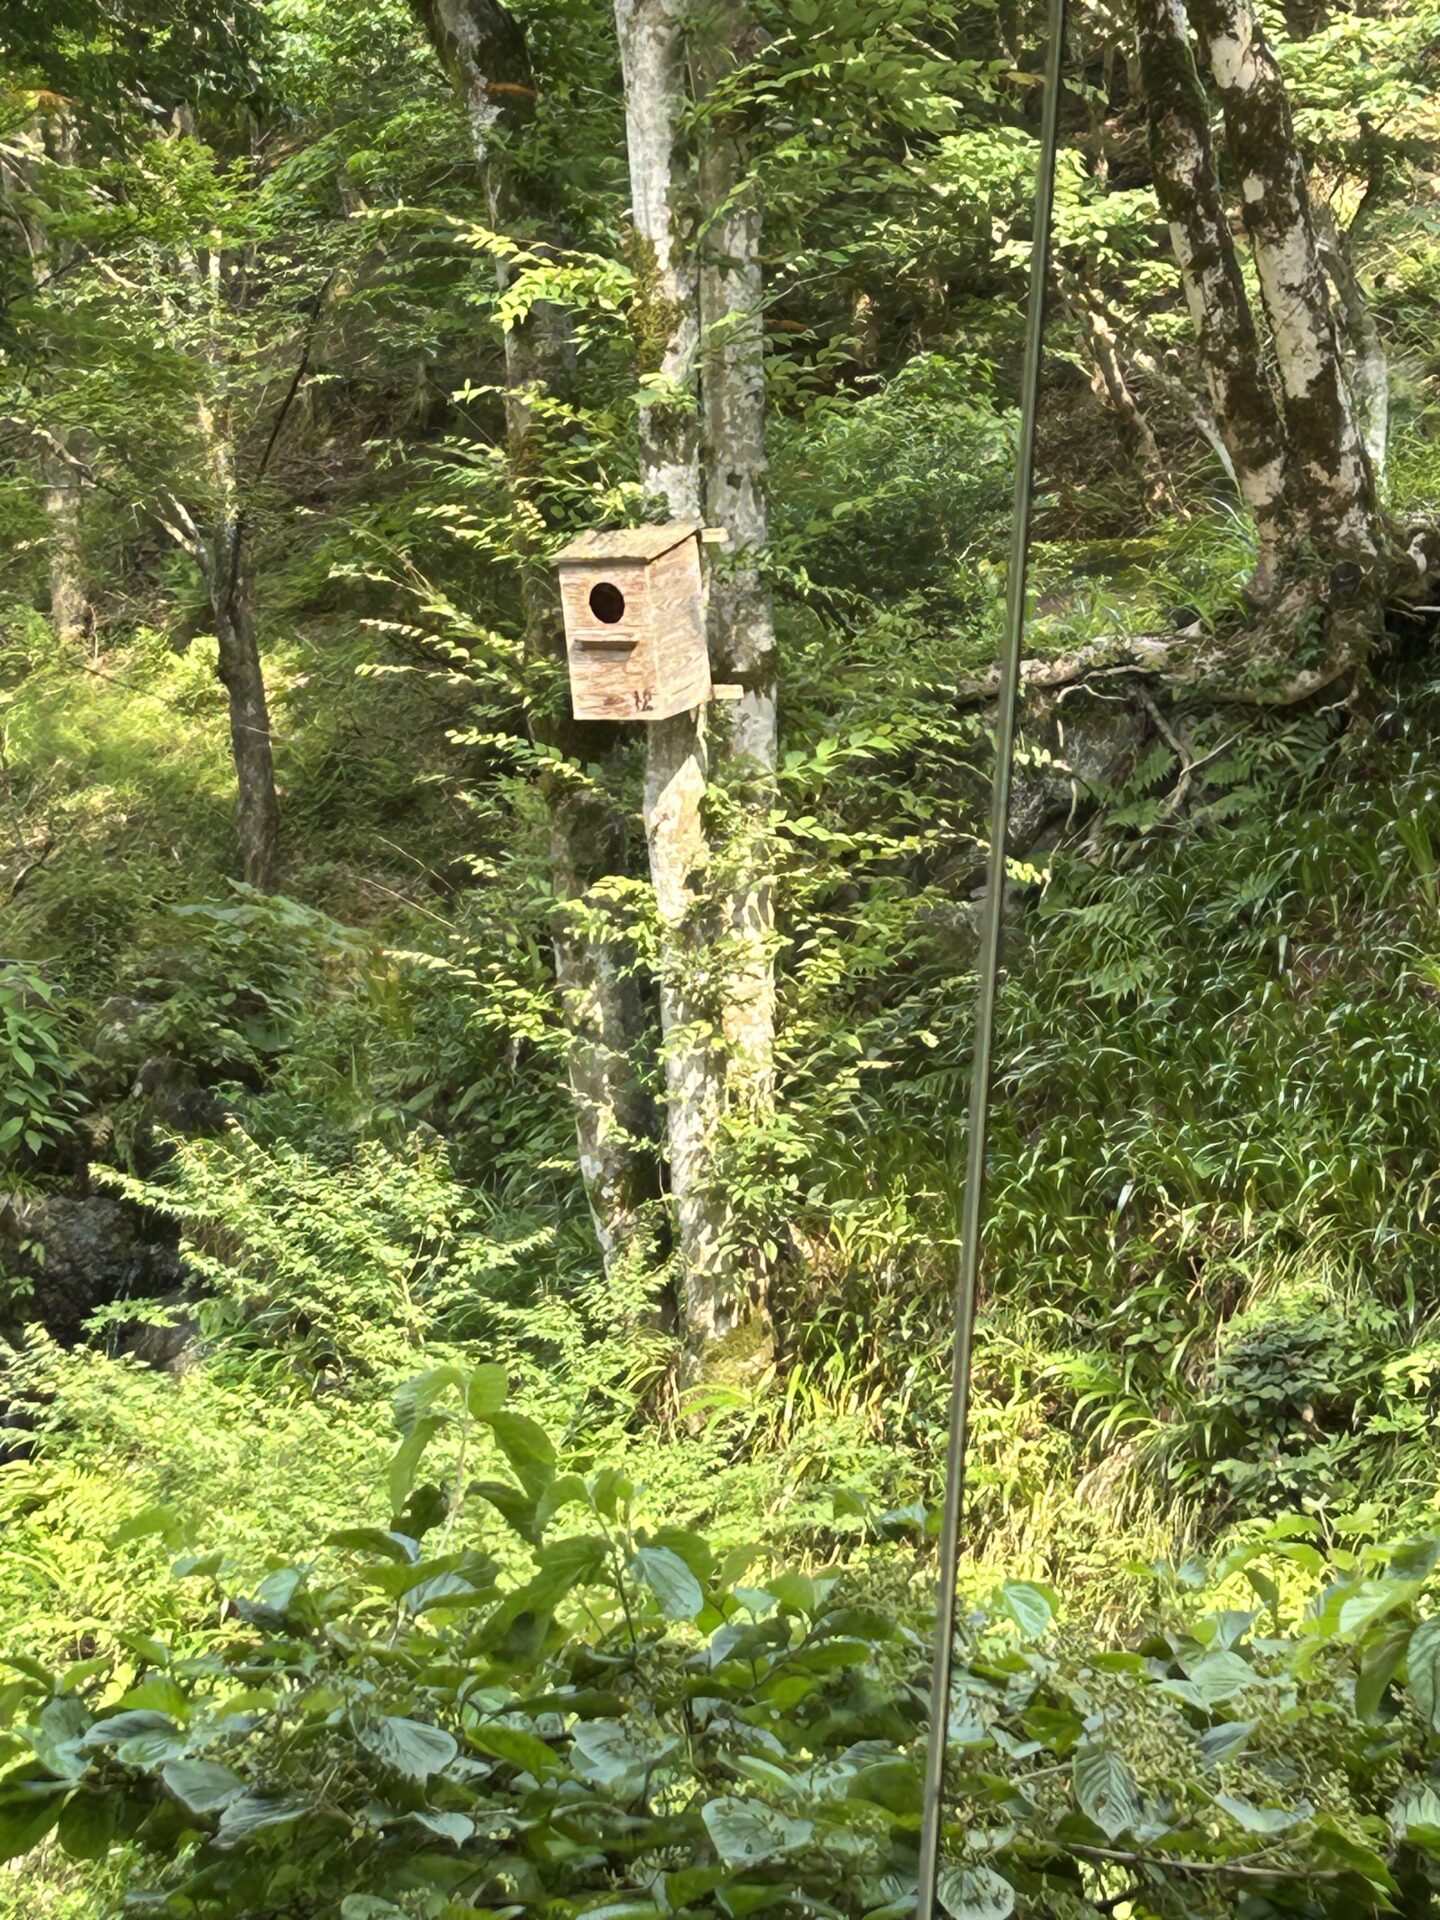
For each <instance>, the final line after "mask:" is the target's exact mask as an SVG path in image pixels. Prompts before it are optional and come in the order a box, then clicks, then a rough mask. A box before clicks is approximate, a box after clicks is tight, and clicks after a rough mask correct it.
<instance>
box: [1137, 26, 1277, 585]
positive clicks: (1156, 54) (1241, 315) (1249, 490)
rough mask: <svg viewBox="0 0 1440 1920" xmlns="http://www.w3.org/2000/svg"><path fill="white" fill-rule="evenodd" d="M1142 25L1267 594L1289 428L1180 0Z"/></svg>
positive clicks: (1148, 87)
mask: <svg viewBox="0 0 1440 1920" xmlns="http://www.w3.org/2000/svg"><path fill="white" fill-rule="evenodd" d="M1135 25H1136V39H1137V43H1138V51H1139V61H1140V77H1141V84H1142V85H1143V87H1144V89H1145V100H1146V106H1147V110H1148V125H1149V136H1150V165H1151V171H1152V173H1153V176H1154V180H1155V193H1156V197H1157V198H1158V200H1159V202H1160V211H1161V213H1162V214H1163V215H1164V217H1165V220H1166V222H1167V224H1168V226H1169V229H1170V244H1171V247H1172V249H1173V251H1174V254H1175V258H1176V261H1177V263H1178V264H1179V268H1180V280H1181V285H1182V287H1183V289H1184V293H1185V303H1186V306H1187V307H1188V308H1189V311H1190V318H1191V321H1192V323H1193V325H1194V328H1195V343H1196V349H1197V352H1198V354H1199V358H1200V366H1201V370H1202V372H1203V374H1204V377H1205V383H1206V386H1207V387H1208V388H1209V392H1210V402H1211V406H1212V407H1213V409H1214V414H1215V420H1216V423H1217V425H1218V426H1219V429H1220V433H1221V437H1222V439H1223V441H1224V444H1225V450H1226V452H1227V453H1228V455H1229V457H1230V464H1231V466H1232V468H1233V470H1234V474H1235V483H1236V486H1237V487H1238V489H1239V492H1240V497H1241V499H1242V501H1243V502H1244V504H1245V507H1246V509H1247V510H1248V512H1249V514H1250V517H1251V519H1252V521H1253V522H1254V526H1255V533H1256V539H1257V542H1258V546H1259V556H1258V560H1257V564H1256V569H1255V575H1254V579H1253V581H1252V583H1251V588H1252V592H1253V594H1254V596H1255V598H1256V599H1257V600H1258V601H1260V602H1262V603H1264V602H1266V601H1268V600H1269V599H1270V598H1271V596H1272V595H1273V594H1274V593H1275V591H1276V590H1277V587H1278V583H1279V581H1280V579H1281V577H1282V575H1283V572H1284V565H1285V561H1284V553H1285V547H1286V526H1285V510H1284V497H1285V465H1286V460H1285V437H1284V431H1283V428H1282V425H1281V420H1280V414H1279V410H1278V408H1277V407H1276V404H1275V398H1274V395H1273V394H1272V392H1271V390H1270V387H1269V384H1268V382H1267V380H1266V377H1265V372H1264V367H1263V364H1262V360H1261V347H1260V335H1259V330H1258V328H1257V326H1256V324H1255V316H1254V314H1253V313H1252V312H1251V309H1250V302H1249V299H1248V297H1247V295H1246V291H1245V279H1244V275H1243V274H1242V273H1241V270H1240V261H1239V258H1238V257H1237V255H1236V252H1235V246H1234V242H1233V240H1232V239H1231V235H1230V222H1229V218H1228V215H1227V214H1226V211H1225V206H1224V202H1223V201H1222V199H1221V197H1220V184H1219V179H1218V176H1217V173H1216V168H1215V155H1214V152H1213V149H1212V147H1211V141H1210V107H1209V102H1208V101H1207V99H1206V97H1205V89H1204V87H1203V86H1202V85H1201V82H1200V75H1199V73H1198V71H1197V69H1196V65H1195V57H1194V53H1193V51H1192V49H1191V45H1190V32H1189V26H1188V23H1187V20H1186V17H1185V11H1184V7H1183V5H1182V4H1181V0H1135Z"/></svg>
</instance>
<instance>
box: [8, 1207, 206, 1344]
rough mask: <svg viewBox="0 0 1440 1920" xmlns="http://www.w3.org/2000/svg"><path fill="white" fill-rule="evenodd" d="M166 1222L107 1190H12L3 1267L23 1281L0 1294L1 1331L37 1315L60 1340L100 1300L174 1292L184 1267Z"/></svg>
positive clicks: (78, 1333) (72, 1335) (74, 1336)
mask: <svg viewBox="0 0 1440 1920" xmlns="http://www.w3.org/2000/svg"><path fill="white" fill-rule="evenodd" d="M162 1231H163V1229H159V1228H157V1226H156V1225H155V1223H154V1222H151V1221H147V1220H146V1219H145V1217H144V1216H143V1215H142V1214H141V1213H140V1212H139V1211H138V1210H137V1209H136V1208H134V1207H131V1206H128V1205H127V1204H126V1203H125V1202H124V1201H123V1200H115V1199H111V1198H110V1197H109V1196H108V1195H106V1194H84V1195H67V1194H37V1195H26V1196H23V1197H22V1196H12V1197H11V1198H10V1199H9V1200H8V1201H6V1202H5V1204H4V1206H3V1207H0V1272H3V1273H5V1274H6V1275H8V1276H10V1277H11V1278H12V1280H14V1279H18V1280H20V1281H21V1282H23V1283H26V1284H25V1286H24V1287H23V1288H22V1290H20V1291H19V1293H18V1297H12V1296H15V1289H13V1288H7V1289H6V1294H5V1297H4V1298H3V1300H0V1331H10V1332H13V1331H15V1330H16V1329H18V1328H19V1327H21V1326H23V1325H25V1324H26V1322H30V1321H38V1322H39V1323H40V1324H41V1325H42V1326H44V1327H46V1328H47V1329H48V1330H49V1332H50V1333H51V1334H52V1335H53V1336H54V1337H55V1339H56V1340H58V1341H60V1343H61V1344H62V1345H65V1346H70V1345H74V1344H75V1343H76V1342H77V1341H79V1340H80V1339H81V1338H82V1335H83V1329H84V1323H85V1321H86V1320H87V1319H88V1318H89V1316H90V1315H91V1314H92V1313H94V1312H95V1311H96V1310H97V1308H100V1307H104V1306H109V1305H110V1303H111V1302H112V1301H115V1300H127V1299H135V1300H142V1299H153V1298H155V1297H156V1296H158V1295H166V1294H172V1293H174V1292H175V1291H176V1290H177V1289H178V1288H179V1287H180V1286H181V1284H182V1281H183V1278H184V1267H183V1265H182V1263H181V1260H180V1256H179V1254H178V1253H177V1252H176V1250H175V1247H174V1245H173V1243H168V1242H167V1241H166V1240H164V1239H161V1238H160V1237H159V1235H160V1233H161V1232H162Z"/></svg>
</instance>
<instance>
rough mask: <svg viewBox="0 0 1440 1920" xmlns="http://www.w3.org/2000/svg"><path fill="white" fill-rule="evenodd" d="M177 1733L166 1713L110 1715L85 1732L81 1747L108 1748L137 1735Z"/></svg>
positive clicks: (142, 1712) (137, 1712)
mask: <svg viewBox="0 0 1440 1920" xmlns="http://www.w3.org/2000/svg"><path fill="white" fill-rule="evenodd" d="M178 1731H179V1729H178V1728H177V1727H176V1725H175V1722H174V1721H173V1720H172V1719H171V1718H170V1715H169V1714H168V1713H151V1712H145V1711H136V1712H129V1713H112V1714H110V1715H109V1716H108V1717H107V1718H105V1719H104V1720H97V1721H96V1722H95V1724H94V1725H93V1726H92V1727H90V1728H88V1729H87V1730H86V1732H85V1735H84V1737H83V1739H82V1741H81V1745H82V1746H86V1747H110V1746H114V1745H115V1744H116V1743H117V1741H120V1740H133V1739H134V1738H135V1736H136V1735H137V1734H142V1733H155V1734H165V1735H169V1736H172V1737H173V1736H174V1735H176V1734H177V1733H178Z"/></svg>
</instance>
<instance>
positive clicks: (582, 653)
mask: <svg viewBox="0 0 1440 1920" xmlns="http://www.w3.org/2000/svg"><path fill="white" fill-rule="evenodd" d="M646 573H647V569H646V567H645V566H644V565H642V564H639V563H636V562H626V563H611V562H600V563H596V562H595V561H584V562H563V563H562V565H561V567H560V607H561V611H562V613H563V614H564V617H565V652H566V661H567V664H568V666H569V671H570V705H571V709H572V711H573V712H574V715H575V718H576V719H577V720H635V719H638V718H642V717H643V715H644V713H645V712H646V711H647V710H648V705H650V704H653V701H654V694H655V670H654V661H653V649H652V645H651V638H650V628H649V617H648V616H649V599H650V596H649V583H648V581H647V579H646Z"/></svg>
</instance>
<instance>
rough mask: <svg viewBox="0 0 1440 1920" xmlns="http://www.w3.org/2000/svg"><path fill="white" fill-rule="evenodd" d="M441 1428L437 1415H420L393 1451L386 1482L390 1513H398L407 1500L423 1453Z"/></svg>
mask: <svg viewBox="0 0 1440 1920" xmlns="http://www.w3.org/2000/svg"><path fill="white" fill-rule="evenodd" d="M442 1424H443V1422H442V1421H441V1418H440V1416H439V1414H436V1413H427V1414H425V1415H423V1416H422V1418H420V1419H418V1420H417V1421H416V1422H415V1424H414V1426H413V1427H411V1429H410V1431H409V1432H408V1433H407V1434H406V1436H405V1438H404V1439H403V1440H402V1441H401V1442H400V1445H399V1447H398V1448H397V1449H396V1451H395V1457H394V1458H393V1459H392V1460H391V1462H390V1471H389V1475H388V1477H387V1480H386V1486H387V1489H388V1491H389V1494H390V1511H391V1512H392V1513H399V1512H400V1510H401V1508H402V1507H403V1506H404V1505H405V1502H406V1501H407V1500H408V1499H409V1497H410V1489H411V1488H412V1487H413V1486H414V1485H415V1476H416V1474H417V1473H418V1472H419V1471H420V1461H421V1459H422V1458H423V1456H424V1453H425V1449H426V1448H427V1447H428V1446H429V1444H430V1442H431V1441H432V1440H433V1439H434V1438H435V1436H436V1434H437V1433H438V1432H439V1431H440V1428H441V1426H442Z"/></svg>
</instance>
